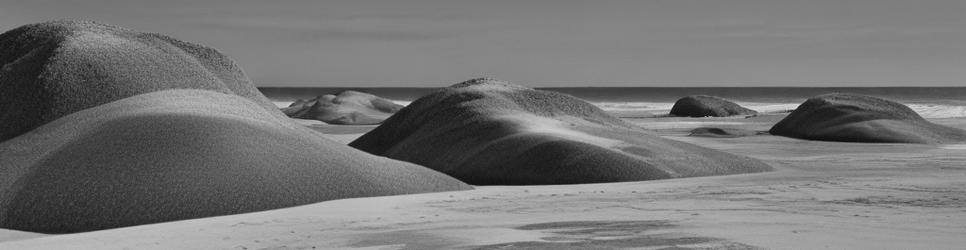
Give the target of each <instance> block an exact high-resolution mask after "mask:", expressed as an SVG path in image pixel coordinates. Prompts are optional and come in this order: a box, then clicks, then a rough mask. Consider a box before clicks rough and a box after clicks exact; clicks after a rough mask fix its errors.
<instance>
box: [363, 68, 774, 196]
mask: <svg viewBox="0 0 966 250" xmlns="http://www.w3.org/2000/svg"><path fill="white" fill-rule="evenodd" d="M350 145H351V146H353V147H356V148H359V149H362V150H364V151H367V152H370V153H373V154H377V155H384V156H387V157H390V158H394V159H399V160H403V161H409V162H413V163H417V164H420V165H424V166H427V167H430V168H432V169H435V170H438V171H440V172H443V173H446V174H449V175H451V176H454V177H456V178H458V179H460V180H463V181H466V182H467V183H470V184H479V185H535V184H570V183H595V182H617V181H639V180H653V179H665V178H675V177H691V176H706V175H723V174H737V173H750V172H760V171H766V170H769V169H770V167H768V166H767V165H765V164H764V163H761V162H759V161H757V160H754V159H751V158H748V157H743V156H737V155H732V154H728V153H723V152H719V151H716V150H712V149H707V148H703V147H699V146H696V145H692V144H687V143H681V142H677V141H671V140H666V139H662V138H659V137H657V136H654V135H651V134H649V133H647V132H645V131H644V130H643V129H641V128H639V127H636V126H633V125H631V124H628V123H626V122H624V121H622V120H620V119H618V118H615V117H613V116H610V115H608V114H607V113H605V112H604V111H602V110H600V109H599V108H597V107H595V106H593V105H591V104H589V103H587V102H585V101H583V100H580V99H577V98H574V97H572V96H569V95H564V94H560V93H556V92H549V91H539V90H534V89H530V88H526V87H522V86H518V85H512V84H508V83H505V82H499V81H495V80H489V79H474V80H470V81H467V82H463V83H460V84H456V85H453V86H451V87H449V88H446V89H443V90H441V91H439V92H436V93H433V94H430V95H428V96H425V97H422V98H420V99H419V100H416V101H415V102H413V103H412V104H410V105H409V106H407V107H406V108H404V109H403V110H401V111H399V112H398V113H396V114H395V115H394V116H392V117H390V118H389V119H388V120H386V121H385V122H384V123H383V124H382V125H381V126H379V127H377V128H376V129H375V130H373V131H371V132H369V133H367V134H366V135H364V136H362V137H361V138H359V139H358V140H356V141H353V142H352V143H350Z"/></svg>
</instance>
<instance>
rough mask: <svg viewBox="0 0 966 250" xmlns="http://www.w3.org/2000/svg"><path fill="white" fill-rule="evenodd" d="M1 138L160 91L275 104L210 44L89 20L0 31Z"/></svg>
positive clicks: (267, 105) (32, 25)
mask: <svg viewBox="0 0 966 250" xmlns="http://www.w3.org/2000/svg"><path fill="white" fill-rule="evenodd" d="M0 65H2V67H3V68H2V69H0V70H2V73H0V141H3V140H6V139H10V138H12V137H14V136H17V135H19V134H22V133H24V132H27V131H29V130H31V129H33V128H36V127H38V126H40V125H42V124H44V123H46V122H49V121H52V120H54V119H57V118H60V117H62V116H64V115H67V114H70V113H73V112H77V111H79V110H82V109H86V108H90V107H94V106H97V105H101V104H104V103H108V102H111V101H115V100H119V99H122V98H125V97H130V96H134V95H137V94H142V93H148V92H153V91H158V90H164V89H206V90H212V91H217V92H221V93H228V94H235V95H239V96H243V97H246V98H249V99H251V100H253V101H255V102H257V103H259V105H261V106H262V107H264V108H271V109H276V108H275V106H274V105H272V104H271V103H270V102H269V101H268V100H267V99H266V98H265V97H264V96H262V95H261V93H259V92H258V90H257V89H256V88H255V87H254V86H253V85H252V84H251V82H250V81H249V79H248V77H247V76H245V74H244V72H242V70H241V68H239V67H238V66H237V65H236V64H235V63H234V62H233V61H232V60H231V59H230V58H228V57H227V56H225V55H223V54H222V53H220V52H218V51H217V50H215V49H212V48H209V47H205V46H202V45H197V44H192V43H188V42H183V41H179V40H177V39H174V38H171V37H168V36H165V35H160V34H153V33H142V32H137V31H133V30H128V29H124V28H119V27H115V26H110V25H105V24H99V23H93V22H87V21H53V22H47V23H39V24H31V25H25V26H22V27H19V28H16V29H13V30H10V31H7V32H5V33H3V34H0Z"/></svg>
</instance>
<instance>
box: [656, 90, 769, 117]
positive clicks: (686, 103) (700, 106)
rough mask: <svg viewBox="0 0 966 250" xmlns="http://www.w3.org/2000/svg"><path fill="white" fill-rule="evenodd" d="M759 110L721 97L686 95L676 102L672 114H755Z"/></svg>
mask: <svg viewBox="0 0 966 250" xmlns="http://www.w3.org/2000/svg"><path fill="white" fill-rule="evenodd" d="M754 114H758V111H754V110H751V109H747V108H745V107H742V106H740V105H738V104H737V103H734V102H731V101H728V100H725V99H724V98H721V97H716V96H707V95H693V96H686V97H684V98H681V99H678V101H677V102H674V106H673V107H671V115H674V116H686V117H706V116H714V117H722V116H735V115H754Z"/></svg>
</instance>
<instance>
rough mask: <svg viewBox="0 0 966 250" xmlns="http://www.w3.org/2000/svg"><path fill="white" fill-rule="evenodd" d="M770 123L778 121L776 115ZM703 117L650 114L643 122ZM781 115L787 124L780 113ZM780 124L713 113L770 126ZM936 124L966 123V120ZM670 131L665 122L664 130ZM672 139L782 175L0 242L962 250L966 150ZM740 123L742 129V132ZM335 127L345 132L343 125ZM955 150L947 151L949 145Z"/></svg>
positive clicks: (445, 199) (400, 203) (494, 190)
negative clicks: (753, 160)
mask: <svg viewBox="0 0 966 250" xmlns="http://www.w3.org/2000/svg"><path fill="white" fill-rule="evenodd" d="M766 118H767V119H766ZM686 119H691V118H648V119H634V120H631V122H633V123H635V124H639V125H641V126H644V127H652V126H658V125H654V124H655V123H661V124H663V123H668V121H667V120H686ZM778 119H780V117H778ZM778 119H773V118H768V117H756V118H753V119H734V118H703V120H728V121H736V122H742V123H744V124H745V126H746V127H744V128H745V129H755V130H757V129H761V128H764V129H767V128H768V127H770V126H771V125H772V124H774V123H775V122H776V121H777V120H778ZM933 121H934V122H937V123H940V124H944V125H950V126H956V127H959V128H966V122H964V121H966V119H941V120H933ZM659 126H664V125H659ZM695 126H696V124H692V123H686V122H681V123H680V124H679V125H678V126H676V128H675V129H669V130H660V131H658V134H659V135H660V136H663V137H666V138H671V139H674V140H682V141H686V142H690V143H694V144H700V145H706V146H707V147H711V148H714V149H717V150H722V151H726V152H730V153H734V154H740V155H748V156H752V157H755V158H759V159H761V160H762V161H765V162H767V163H769V164H771V165H773V166H775V167H776V171H771V172H764V173H758V174H746V175H728V176H714V177H699V178H684V179H667V180H657V181H644V182H621V183H606V184H583V185H553V186H485V187H478V188H477V189H476V190H471V191H463V192H446V193H430V194H417V195H405V196H388V197H371V198H359V199H344V200H336V201H327V202H322V203H318V204H312V205H306V206H300V207H293V208H286V209H279V210H272V211H265V212H258V213H250V214H241V215H232V216H222V217H213V218H204V219H197V220H187V221H177V222H171V223H163V224H152V225H145V226H138V227H128V228H119V229H113V230H106V231H98V232H90V233H82V234H72V235H59V236H51V237H44V238H35V239H28V240H21V241H13V242H6V243H0V249H64V248H70V249H77V248H81V249H125V248H128V249H313V248H315V249H582V248H583V249H586V248H592V249H622V248H630V249H960V248H962V246H963V245H966V238H964V237H963V235H964V234H966V226H964V225H966V193H964V192H962V190H963V188H964V187H966V178H964V177H966V168H964V166H963V164H962V162H966V150H963V149H962V148H959V149H952V148H944V147H942V146H936V145H919V144H887V143H868V144H862V146H861V147H856V144H854V143H841V142H824V141H803V140H795V139H791V138H786V137H780V136H767V135H764V136H752V137H741V138H705V137H689V136H687V134H688V131H690V130H691V129H694V128H695ZM733 126H735V127H739V125H733ZM333 129H334V128H333ZM944 146H945V145H944Z"/></svg>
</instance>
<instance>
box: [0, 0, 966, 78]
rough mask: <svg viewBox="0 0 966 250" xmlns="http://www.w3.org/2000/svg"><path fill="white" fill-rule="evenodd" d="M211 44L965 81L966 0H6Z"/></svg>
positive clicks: (376, 66)
mask: <svg viewBox="0 0 966 250" xmlns="http://www.w3.org/2000/svg"><path fill="white" fill-rule="evenodd" d="M58 18H76V19H91V20H95V21H101V22H105V23H110V24H115V25H119V26H124V27H128V28H134V29H138V30H143V31H152V32H160V33H165V34H168V35H171V36H174V37H176V38H180V39H182V40H187V41H192V42H197V43H202V44H205V45H209V46H212V47H215V48H218V49H220V50H222V51H223V52H225V53H227V54H228V55H229V56H231V57H233V58H235V59H236V60H237V61H238V62H239V64H241V65H242V67H243V68H245V70H246V71H247V72H248V74H249V75H250V76H251V77H252V78H253V79H254V80H255V81H256V83H257V84H258V85H260V86H444V85H448V84H452V83H455V82H459V81H462V80H466V79H469V78H474V77H482V76H485V77H494V78H499V79H503V80H507V81H511V82H515V83H521V84H526V85H530V86H966V1H964V0H943V1H930V0H903V1H898V0H808V1H806V0H795V1H782V0H761V1H745V0H740V1H736V0H702V1H699V0H653V1H644V0H641V1H602V0H596V1H591V0H586V1H537V0H533V1H525V0H509V1H497V0H486V1H483V0H475V1H469V0H465V1H459V0H439V1H406V0H386V1H362V0H345V1H318V0H298V1H278V0H275V1H255V0H252V1H235V0H209V1H205V0H186V1H169V0H164V1H161V0H124V1H120V0H119V1H107V0H77V1H68V0H61V1H44V0H23V1H13V0H0V28H2V29H3V30H9V29H12V28H14V27H16V26H19V25H22V24H27V23H33V22H40V21H44V20H49V19H58Z"/></svg>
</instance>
